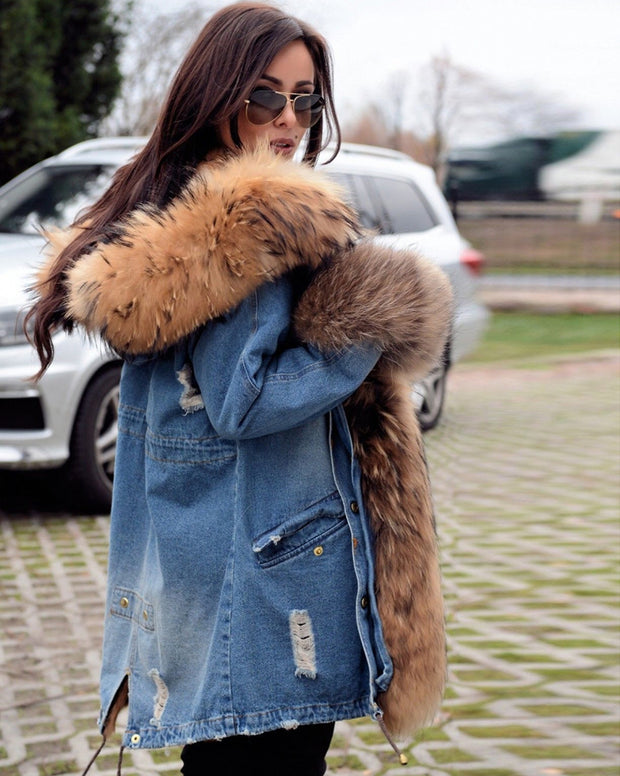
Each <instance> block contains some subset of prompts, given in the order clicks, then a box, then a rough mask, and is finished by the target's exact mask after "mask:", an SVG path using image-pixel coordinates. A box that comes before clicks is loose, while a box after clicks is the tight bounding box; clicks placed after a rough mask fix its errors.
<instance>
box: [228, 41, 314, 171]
mask: <svg viewBox="0 0 620 776" xmlns="http://www.w3.org/2000/svg"><path fill="white" fill-rule="evenodd" d="M259 88H263V89H273V90H274V91H277V92H285V93H286V94H313V93H314V88H315V83H314V64H313V62H312V57H311V56H310V52H309V51H308V49H307V48H306V45H305V43H303V42H302V41H300V40H294V41H293V42H292V43H288V44H287V45H286V46H284V48H282V49H280V51H279V52H278V53H277V54H276V56H275V57H274V58H273V59H272V60H271V63H270V64H269V65H268V67H267V70H266V71H265V72H264V73H263V75H262V76H261V77H260V78H259V79H258V81H257V83H255V84H253V85H252V89H253V90H254V89H259ZM237 125H238V132H239V138H240V140H241V143H242V145H243V147H244V148H246V149H252V148H254V147H256V145H257V143H258V142H264V141H267V143H269V146H270V147H271V149H272V150H273V151H274V152H275V153H277V154H282V155H283V156H293V154H294V153H295V151H296V150H297V148H298V147H299V144H300V142H301V140H302V138H303V136H304V133H305V131H306V130H305V128H304V127H302V126H301V124H300V123H299V121H298V119H297V116H296V115H295V111H294V110H293V105H292V103H291V101H290V100H289V101H288V102H287V103H286V106H285V108H284V110H283V111H282V113H281V114H280V115H279V116H278V117H277V118H275V119H273V121H271V122H270V123H268V124H261V125H256V124H252V123H251V122H250V121H248V118H247V116H246V111H245V109H243V110H242V111H241V113H240V114H239V117H238V122H237ZM220 133H221V136H222V140H223V141H224V145H226V146H227V147H228V148H235V146H234V143H233V142H232V138H231V135H230V128H229V126H228V122H226V123H225V126H221V127H220Z"/></svg>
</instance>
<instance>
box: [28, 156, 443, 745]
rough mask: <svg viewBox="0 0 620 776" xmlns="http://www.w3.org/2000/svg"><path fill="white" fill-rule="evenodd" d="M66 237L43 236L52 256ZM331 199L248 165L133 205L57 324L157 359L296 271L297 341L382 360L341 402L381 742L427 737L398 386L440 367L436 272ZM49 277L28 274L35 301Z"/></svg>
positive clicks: (418, 584) (429, 625) (417, 471)
mask: <svg viewBox="0 0 620 776" xmlns="http://www.w3.org/2000/svg"><path fill="white" fill-rule="evenodd" d="M70 236H71V235H68V236H67V235H52V236H51V240H50V243H51V248H50V250H51V254H52V256H53V254H54V253H57V252H58V250H59V249H61V248H62V247H63V245H64V244H66V242H67V240H68V239H70ZM361 238H362V232H361V229H360V227H359V225H358V223H357V221H356V219H355V217H354V215H353V213H352V211H351V210H350V209H349V208H348V207H347V205H346V204H344V202H343V200H342V199H341V196H340V192H339V190H338V188H337V187H336V186H335V185H334V184H333V183H331V182H330V181H328V179H327V178H326V177H324V176H322V175H321V174H320V173H318V172H316V171H313V170H310V169H308V168H306V167H304V166H301V165H298V164H295V163H293V162H291V161H286V160H283V159H280V158H278V157H274V156H273V155H271V154H265V153H264V152H259V153H255V154H249V155H246V156H239V157H237V158H235V159H229V160H227V161H225V162H222V163H217V164H209V165H208V166H206V167H204V168H203V169H201V170H199V172H198V173H197V174H196V176H195V177H194V178H193V179H192V181H191V182H190V183H189V185H188V186H187V188H186V190H185V191H184V193H183V194H182V196H180V197H179V198H178V199H177V200H175V201H174V202H172V203H171V204H170V205H169V206H168V207H167V208H165V209H163V210H155V209H153V208H142V209H139V210H136V211H135V212H134V213H132V214H131V215H130V216H129V217H128V218H126V219H125V220H124V222H123V223H121V224H120V225H119V227H118V229H117V230H116V231H115V233H114V234H111V235H110V236H109V238H108V239H107V240H106V241H105V242H102V243H100V244H98V245H97V246H96V247H95V249H94V250H93V251H92V252H91V253H88V254H87V255H85V256H83V257H81V258H80V259H79V260H78V261H77V262H76V263H75V265H74V266H73V267H71V268H70V269H69V271H68V273H67V289H68V305H67V309H68V316H69V317H70V318H71V319H72V320H74V321H76V322H78V323H80V324H82V325H83V326H85V327H86V329H87V330H89V331H90V332H93V333H100V334H102V335H103V337H104V338H105V339H107V341H108V342H109V343H110V344H111V346H112V347H113V348H115V349H116V350H118V351H119V352H124V353H140V352H147V351H157V350H161V349H163V348H165V347H167V346H169V345H172V344H173V343H175V342H176V341H178V340H180V339H181V338H182V337H184V336H186V335H187V334H189V333H190V332H192V331H193V330H194V329H195V328H196V327H198V326H200V325H202V324H204V323H205V322H207V321H208V320H210V319H211V318H213V317H216V316H219V315H221V314H222V313H224V312H226V311H227V310H229V309H231V308H233V307H234V306H235V305H236V304H238V303H239V302H240V301H241V300H242V299H243V298H244V297H245V296H246V295H247V294H249V293H250V292H251V291H252V290H253V289H254V288H256V287H257V286H258V285H260V284H261V283H264V282H268V281H269V280H271V279H272V278H274V277H276V276H278V275H280V274H283V273H284V272H287V271H288V270H289V269H292V268H293V267H296V266H300V265H305V266H308V267H310V268H313V269H316V270H317V271H316V272H315V274H314V278H313V280H312V281H311V283H310V285H309V286H308V288H307V289H306V291H305V292H304V294H303V295H302V297H301V300H300V302H299V304H298V306H297V308H296V311H295V316H294V324H295V328H296V332H297V334H298V336H299V337H300V338H301V339H302V340H303V341H306V342H308V343H312V344H314V345H315V346H317V347H318V348H320V349H322V350H324V351H329V350H333V349H334V348H336V349H337V348H341V347H343V346H346V345H348V344H350V343H354V342H363V341H368V340H370V341H373V342H377V343H379V344H380V345H381V347H382V349H383V355H382V357H381V358H380V359H379V362H378V363H377V365H376V367H375V369H374V370H373V372H372V373H371V375H370V376H369V378H368V379H367V380H366V381H365V382H364V383H363V384H362V385H361V386H360V388H359V389H358V390H357V391H356V392H355V393H354V394H353V396H352V397H351V398H350V399H349V400H348V401H347V402H346V405H345V409H346V412H347V417H348V420H349V424H350V428H351V434H352V439H353V444H354V447H355V452H356V456H357V458H358V460H359V463H360V468H361V472H362V487H363V490H364V497H365V503H366V506H367V509H368V512H369V516H370V522H371V528H372V531H373V534H374V538H375V582H376V593H377V603H378V607H379V613H380V616H381V622H382V627H383V632H384V637H385V640H386V645H387V647H388V651H389V653H390V656H391V658H392V661H393V663H394V677H393V680H392V682H391V684H390V686H389V688H388V690H387V692H386V693H384V694H383V695H382V696H381V697H380V699H379V702H380V705H381V708H382V710H383V713H384V721H385V725H386V727H387V729H388V730H389V731H390V732H392V733H394V734H396V735H402V734H406V733H411V732H413V731H414V730H416V729H417V728H419V727H421V726H423V725H424V724H428V723H429V722H430V721H431V720H432V718H433V716H434V714H435V712H436V710H437V708H438V706H439V704H440V703H441V698H442V694H443V688H444V682H445V674H446V660H445V635H444V617H443V605H442V596H441V584H440V573H439V562H438V557H437V547H436V538H435V525H434V517H433V508H432V500H431V491H430V486H429V482H428V474H427V469H426V463H425V457H424V449H423V443H422V438H421V434H420V431H419V428H418V426H417V422H416V419H415V413H414V409H413V407H412V404H411V400H410V393H411V380H412V379H415V378H419V377H421V376H423V375H424V374H426V373H427V372H428V371H429V370H430V368H431V367H432V366H433V365H434V364H435V363H437V361H438V360H439V358H440V357H441V354H442V351H443V347H444V343H445V339H446V336H447V332H448V329H449V325H450V319H451V292H450V286H449V283H448V280H447V278H446V277H445V275H444V274H443V273H442V272H441V271H440V270H439V269H437V267H436V266H435V265H434V264H432V263H430V262H428V261H426V260H424V259H422V258H420V257H419V256H416V255H415V254H413V253H411V252H409V251H396V250H393V249H390V248H386V247H379V246H377V245H375V244H374V243H372V242H371V241H369V240H368V239H361ZM47 278H48V270H47V269H45V268H44V270H43V271H42V272H41V274H40V276H39V284H38V290H39V293H41V294H44V293H45V289H46V284H47Z"/></svg>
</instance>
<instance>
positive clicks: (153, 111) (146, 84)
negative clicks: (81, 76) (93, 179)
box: [102, 3, 223, 135]
mask: <svg viewBox="0 0 620 776" xmlns="http://www.w3.org/2000/svg"><path fill="white" fill-rule="evenodd" d="M221 4H223V3H221ZM216 7H217V3H214V4H213V5H212V6H206V7H205V6H200V5H195V4H188V5H187V6H185V7H184V8H182V9H181V10H180V11H176V12H174V13H158V14H153V12H152V9H151V10H150V11H149V10H148V9H146V8H142V9H139V10H138V11H137V12H136V17H135V19H134V22H133V25H132V31H131V33H130V34H129V36H128V38H127V44H126V47H125V51H124V52H123V57H122V65H121V67H122V70H123V74H124V79H123V87H122V90H121V96H120V97H119V99H118V100H117V102H116V105H115V107H114V110H113V111H112V113H111V114H110V116H109V117H108V119H107V120H106V122H105V124H104V126H103V129H102V134H107V135H146V134H149V133H150V132H151V130H152V129H153V127H154V125H155V122H156V120H157V116H158V114H159V110H160V107H161V105H162V102H163V100H164V97H165V95H166V91H167V89H168V87H169V85H170V82H171V80H172V77H173V75H174V73H175V71H176V70H177V68H178V66H179V65H180V64H181V61H182V59H183V57H184V55H185V54H186V52H187V50H188V48H189V46H190V45H191V43H192V42H193V40H194V38H195V37H196V34H197V32H198V30H199V29H200V28H201V27H202V26H203V24H204V23H205V22H206V20H207V18H208V17H209V16H210V15H211V13H212V12H213V11H214V10H216Z"/></svg>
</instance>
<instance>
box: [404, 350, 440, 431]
mask: <svg viewBox="0 0 620 776" xmlns="http://www.w3.org/2000/svg"><path fill="white" fill-rule="evenodd" d="M447 381H448V367H447V365H446V364H441V365H440V366H438V367H436V368H435V369H433V371H432V372H431V373H430V374H429V375H427V376H426V377H425V378H423V379H422V380H419V381H418V382H417V383H416V385H415V386H414V389H413V392H414V400H415V403H416V407H417V415H418V421H419V423H420V428H421V429H422V431H429V430H430V429H431V428H435V426H436V425H437V424H438V423H439V419H440V418H441V413H442V411H443V404H444V400H445V397H446V383H447Z"/></svg>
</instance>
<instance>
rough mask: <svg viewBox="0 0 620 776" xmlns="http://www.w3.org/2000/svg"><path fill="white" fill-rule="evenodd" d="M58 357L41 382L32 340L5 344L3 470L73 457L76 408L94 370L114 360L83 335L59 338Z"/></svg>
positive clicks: (0, 404)
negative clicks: (37, 380) (87, 342)
mask: <svg viewBox="0 0 620 776" xmlns="http://www.w3.org/2000/svg"><path fill="white" fill-rule="evenodd" d="M54 347H55V356H54V361H53V362H52V364H51V365H50V367H49V369H48V370H47V371H46V373H45V374H44V376H43V377H42V378H41V380H40V381H39V382H38V383H33V382H32V381H31V378H32V375H33V374H35V373H36V372H37V370H38V368H39V364H38V361H37V358H36V354H35V352H34V350H33V348H32V347H31V346H30V345H15V346H10V347H3V348H0V469H37V468H50V469H51V468H56V467H58V466H61V465H62V464H63V463H64V462H65V461H66V460H67V459H68V457H69V450H70V441H71V432H72V428H73V421H74V418H75V413H76V411H77V408H78V406H79V402H80V398H81V396H82V394H83V391H84V388H85V386H86V385H87V384H88V382H89V380H90V379H91V377H92V375H93V374H94V373H95V372H96V371H97V369H98V368H99V367H100V366H101V365H102V364H103V363H105V362H106V361H108V360H109V358H108V357H106V356H105V355H104V354H103V353H102V352H101V349H100V348H97V347H95V346H91V345H85V342H84V340H83V339H82V338H81V337H80V336H79V335H71V336H67V335H64V334H60V335H58V336H57V337H55V338H54Z"/></svg>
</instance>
